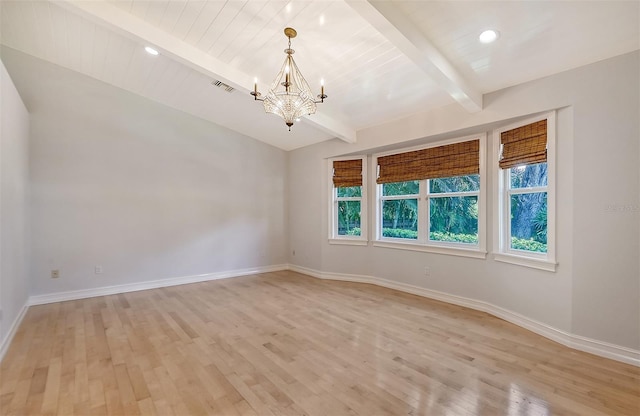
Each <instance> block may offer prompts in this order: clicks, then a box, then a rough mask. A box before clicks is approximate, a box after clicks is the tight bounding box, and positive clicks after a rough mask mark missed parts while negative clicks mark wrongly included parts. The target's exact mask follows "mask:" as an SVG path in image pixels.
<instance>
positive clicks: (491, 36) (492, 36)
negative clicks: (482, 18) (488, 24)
mask: <svg viewBox="0 0 640 416" xmlns="http://www.w3.org/2000/svg"><path fill="white" fill-rule="evenodd" d="M498 36H500V33H499V32H498V31H497V30H492V29H489V30H485V31H484V32H482V33H480V36H478V39H479V40H480V42H482V43H491V42H493V41H494V40H496V39H498Z"/></svg>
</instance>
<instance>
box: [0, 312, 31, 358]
mask: <svg viewBox="0 0 640 416" xmlns="http://www.w3.org/2000/svg"><path fill="white" fill-rule="evenodd" d="M27 309H29V305H28V303H25V304H24V305H23V306H22V308H21V309H20V313H19V314H18V316H17V317H16V319H14V320H13V323H12V324H11V328H9V332H7V336H6V337H5V338H4V339H3V340H2V342H1V343H0V362H2V359H3V358H4V355H5V354H6V353H7V350H8V349H9V345H11V341H13V337H14V336H15V335H16V331H17V330H18V328H19V327H20V324H21V323H22V320H23V319H24V316H25V315H26V313H27Z"/></svg>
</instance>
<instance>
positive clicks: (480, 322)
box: [0, 272, 640, 416]
mask: <svg viewBox="0 0 640 416" xmlns="http://www.w3.org/2000/svg"><path fill="white" fill-rule="evenodd" d="M0 371H1V374H0V377H1V380H0V414H2V415H14V414H21V415H22V414H29V415H31V414H34V415H35V414H56V413H57V414H60V415H71V414H79V415H89V414H114V415H135V414H159V415H170V414H179V415H187V414H220V415H366V416H370V415H445V414H446V415H545V414H576V415H591V414H594V415H599V414H614V415H639V414H640V369H638V368H636V367H633V366H630V365H625V364H622V363H618V362H615V361H611V360H607V359H603V358H599V357H596V356H593V355H590V354H586V353H582V352H578V351H574V350H571V349H569V348H566V347H563V346H561V345H559V344H557V343H554V342H552V341H549V340H547V339H545V338H542V337H540V336H538V335H535V334H533V333H531V332H528V331H526V330H524V329H522V328H519V327H517V326H515V325H512V324H510V323H507V322H505V321H503V320H500V319H498V318H495V317H492V316H490V315H488V314H485V313H482V312H477V311H473V310H470V309H466V308H462V307H458V306H453V305H449V304H445V303H441V302H437V301H432V300H428V299H424V298H420V297H417V296H412V295H407V294H404V293H400V292H396V291H393V290H389V289H384V288H378V287H374V286H370V285H364V284H355V283H341V282H331V281H321V280H316V279H313V278H310V277H306V276H304V275H300V274H297V273H294V272H277V273H268V274H262V275H255V276H247V277H240V278H233V279H227V280H219V281H213V282H207V283H198V284H191V285H184V286H175V287H170V288H163V289H155V290H148V291H143V292H133V293H127V294H121V295H113V296H105V297H98V298H92V299H84V300H78V301H70V302H63V303H55V304H50V305H42V306H35V307H31V308H30V309H29V311H28V313H27V315H26V317H25V319H24V321H23V323H22V325H21V327H20V329H19V330H18V332H17V334H16V336H15V338H14V340H13V343H12V345H11V347H10V350H9V352H8V353H7V355H6V357H5V359H4V360H3V362H2V366H1V368H0Z"/></svg>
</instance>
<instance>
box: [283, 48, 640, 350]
mask: <svg viewBox="0 0 640 416" xmlns="http://www.w3.org/2000/svg"><path fill="white" fill-rule="evenodd" d="M638 62H639V54H638V52H635V53H631V54H627V55H622V56H619V57H616V58H614V59H610V60H607V61H603V62H599V63H595V64H592V65H589V66H585V67H582V68H578V69H576V70H572V71H568V72H565V73H561V74H557V75H554V76H551V77H547V78H543V79H540V80H536V81H533V82H529V83H526V84H522V85H519V86H515V87H511V88H507V89H504V90H500V91H497V92H494V93H491V94H487V95H485V97H484V110H483V111H481V112H480V113H476V114H469V113H467V112H465V111H464V110H462V109H461V108H459V106H457V105H452V106H449V107H447V108H443V109H440V110H437V111H433V112H430V113H424V114H418V115H414V116H411V117H408V118H406V119H402V120H398V121H396V122H392V123H389V124H385V125H382V126H376V127H375V128H371V129H367V130H363V131H360V132H359V134H358V142H357V143H356V144H351V145H350V144H345V143H342V142H340V141H338V140H334V141H331V142H325V143H320V144H318V145H314V146H311V147H308V148H304V149H299V150H296V151H293V152H291V155H290V165H289V177H290V182H291V184H290V186H291V190H292V192H291V195H290V207H289V209H290V211H291V213H292V214H291V217H290V224H289V225H290V244H291V247H290V251H293V250H295V251H296V256H291V257H290V262H291V263H293V264H296V265H300V266H303V267H308V268H311V269H315V270H319V271H323V272H335V273H348V274H361V275H368V276H374V277H379V278H384V279H388V280H393V281H397V282H401V283H408V284H412V285H415V286H419V287H424V288H428V289H433V290H438V291H442V292H446V293H449V294H453V295H458V296H464V297H468V298H472V299H476V300H480V301H484V302H489V303H491V304H494V305H496V306H498V307H502V308H506V309H508V310H510V311H513V312H516V313H519V314H521V315H524V316H525V317H528V318H530V319H533V320H536V321H539V322H542V323H544V324H547V325H550V326H552V327H554V328H556V329H559V330H561V331H565V332H568V333H573V334H576V335H582V336H586V337H589V338H593V339H596V340H600V341H605V342H609V343H613V344H616V345H619V346H623V347H628V348H632V349H636V350H637V349H640V301H639V293H640V268H639V264H638V260H637V256H638V254H639V253H640V241H639V240H640V236H639V234H638V229H639V227H640V213H639V212H638V211H639V210H638V209H635V210H633V209H632V210H631V212H611V210H607V209H606V207H607V206H608V205H614V206H623V207H627V206H630V207H637V204H638V201H639V199H640V194H639V192H640V183H639V182H638V178H639V176H638V169H639V166H640V160H639V154H640V151H639V150H640V149H639V142H640V139H639V132H638V125H639V114H640V106H639V104H640V96H639V91H640V85H639V80H638V73H640V71H639V65H638ZM552 109H558V112H557V116H558V118H557V158H558V178H557V223H558V228H557V259H558V262H559V266H558V268H557V271H556V272H555V273H550V272H544V271H539V270H534V269H530V268H525V267H521V266H515V265H509V264H504V263H499V262H495V261H494V260H493V259H492V257H491V254H489V256H488V257H487V259H486V260H476V259H468V258H462V257H452V256H445V255H437V254H430V253H420V252H410V251H402V250H394V249H387V248H380V247H372V246H368V247H345V246H335V245H329V244H328V241H327V212H328V208H327V204H328V202H327V201H328V199H327V198H328V195H327V178H326V172H327V169H326V160H325V159H326V158H328V157H332V156H338V155H343V154H349V153H369V154H371V153H373V152H375V151H378V150H379V149H381V148H385V149H388V148H389V147H393V146H395V147H398V148H400V147H404V146H408V145H415V144H418V143H425V142H430V141H431V142H432V141H437V140H439V139H442V138H447V137H456V136H463V135H465V134H470V133H478V132H483V131H487V132H490V131H491V129H492V128H495V127H496V126H499V125H502V124H506V122H507V120H513V119H514V118H517V117H522V116H526V115H529V114H534V113H538V112H543V111H548V110H552ZM492 152H493V149H492V148H489V152H488V153H489V154H491V153H492ZM489 179H491V178H489ZM492 185H493V184H492V182H491V180H489V183H488V186H489V189H491V187H492ZM309 187H311V188H309ZM369 195H375V193H374V187H373V186H370V188H369ZM489 195H491V192H489ZM374 203H375V201H373V200H371V201H370V204H369V209H370V211H369V212H370V213H373V212H374V210H373V206H374V205H373V204H374ZM487 208H488V211H489V212H491V210H492V209H495V206H494V204H493V203H492V201H491V199H490V198H489V204H488V207H487ZM371 217H372V216H370V218H371ZM371 219H372V218H371ZM372 220H373V219H372ZM370 224H371V222H370ZM487 225H488V231H489V232H488V242H487V243H488V244H487V246H488V247H489V249H491V247H492V238H493V223H492V216H491V215H489V216H488V218H487ZM369 228H370V229H371V228H372V227H369ZM317 246H320V256H319V258H312V257H311V256H310V254H309V253H307V248H308V247H311V248H312V251H314V252H315V251H316V250H315V247H317ZM298 253H303V255H298ZM427 265H428V266H429V267H430V268H431V276H429V277H425V276H424V275H423V273H422V270H423V268H424V266H427Z"/></svg>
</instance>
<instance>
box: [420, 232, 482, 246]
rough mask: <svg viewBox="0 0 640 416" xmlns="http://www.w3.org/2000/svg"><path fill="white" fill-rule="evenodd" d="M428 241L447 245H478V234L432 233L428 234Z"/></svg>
mask: <svg viewBox="0 0 640 416" xmlns="http://www.w3.org/2000/svg"><path fill="white" fill-rule="evenodd" d="M429 239H431V240H432V241H444V242H447V243H466V244H478V234H453V233H441V232H437V231H432V232H430V233H429Z"/></svg>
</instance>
